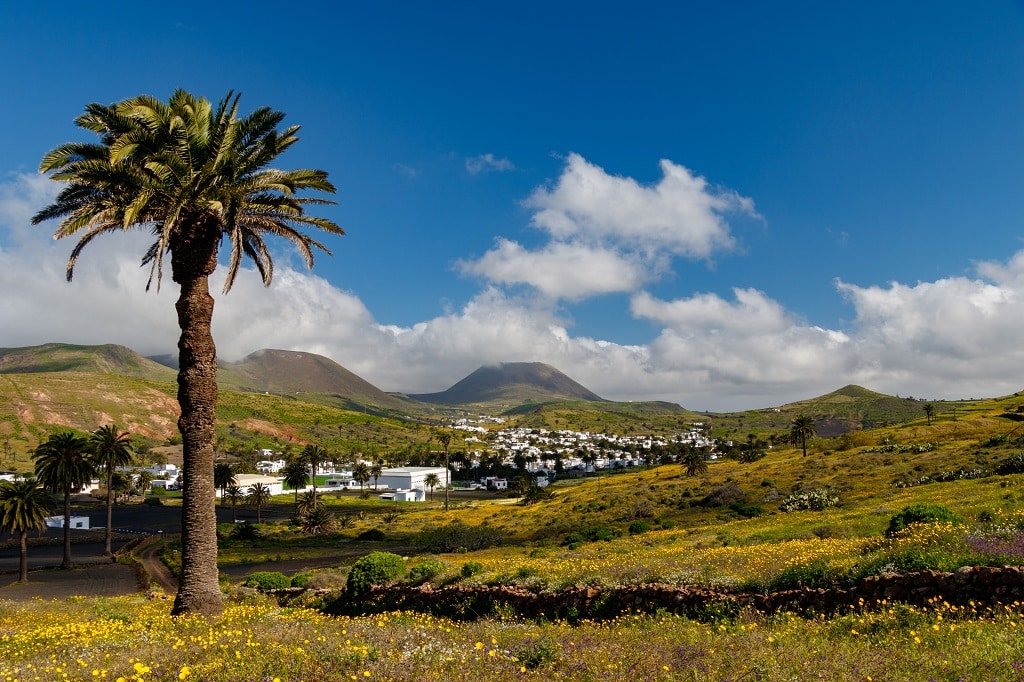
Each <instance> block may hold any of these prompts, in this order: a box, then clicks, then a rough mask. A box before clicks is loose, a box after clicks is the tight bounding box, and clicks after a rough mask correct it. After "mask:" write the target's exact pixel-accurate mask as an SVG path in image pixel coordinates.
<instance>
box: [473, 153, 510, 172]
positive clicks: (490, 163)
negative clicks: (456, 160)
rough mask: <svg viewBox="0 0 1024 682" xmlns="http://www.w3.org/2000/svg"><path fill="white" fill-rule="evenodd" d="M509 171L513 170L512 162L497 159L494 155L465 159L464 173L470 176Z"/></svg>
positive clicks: (481, 155)
mask: <svg viewBox="0 0 1024 682" xmlns="http://www.w3.org/2000/svg"><path fill="white" fill-rule="evenodd" d="M510 170H515V166H514V165H512V162H511V161H509V160H508V159H502V158H498V157H496V156H495V155H494V154H480V155H479V156H474V157H472V158H469V159H466V172H468V173H469V174H470V175H479V174H480V173H489V172H490V171H510Z"/></svg>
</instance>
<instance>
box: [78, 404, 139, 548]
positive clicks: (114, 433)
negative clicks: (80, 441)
mask: <svg viewBox="0 0 1024 682" xmlns="http://www.w3.org/2000/svg"><path fill="white" fill-rule="evenodd" d="M89 451H90V455H91V458H92V463H93V465H94V466H95V467H96V468H98V469H102V470H103V473H104V474H105V475H106V479H107V526H106V528H104V529H103V553H104V554H105V555H106V556H111V555H112V554H113V552H112V551H111V547H110V540H111V535H112V531H113V528H112V526H113V523H114V501H115V499H114V471H115V470H116V469H117V468H118V467H125V466H128V465H129V464H131V463H132V460H134V458H135V454H134V452H133V451H132V443H131V434H129V433H128V432H127V431H118V430H117V426H115V425H114V424H107V425H106V426H101V427H99V428H98V429H96V430H95V431H93V432H92V435H90V436H89Z"/></svg>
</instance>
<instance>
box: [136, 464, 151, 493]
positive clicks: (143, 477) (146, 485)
mask: <svg viewBox="0 0 1024 682" xmlns="http://www.w3.org/2000/svg"><path fill="white" fill-rule="evenodd" d="M152 484H153V474H152V473H151V472H149V471H146V470H145V469H143V470H142V471H140V472H139V490H141V491H142V494H143V495H145V494H146V491H147V490H149V489H150V488H151V487H152Z"/></svg>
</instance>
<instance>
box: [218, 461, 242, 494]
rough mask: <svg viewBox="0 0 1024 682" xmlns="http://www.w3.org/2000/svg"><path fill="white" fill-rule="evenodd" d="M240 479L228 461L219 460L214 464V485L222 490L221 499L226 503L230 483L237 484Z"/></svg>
mask: <svg viewBox="0 0 1024 682" xmlns="http://www.w3.org/2000/svg"><path fill="white" fill-rule="evenodd" d="M237 483H238V479H237V478H236V477H235V470H234V469H233V468H232V467H231V465H230V464H228V463H227V462H218V463H217V464H214V465H213V487H215V488H217V489H219V490H220V501H221V504H224V495H225V494H226V493H227V490H228V486H229V485H236V484H237Z"/></svg>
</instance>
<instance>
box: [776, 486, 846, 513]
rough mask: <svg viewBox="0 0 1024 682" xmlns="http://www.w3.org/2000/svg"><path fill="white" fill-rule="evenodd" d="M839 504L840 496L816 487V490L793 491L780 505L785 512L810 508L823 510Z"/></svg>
mask: <svg viewBox="0 0 1024 682" xmlns="http://www.w3.org/2000/svg"><path fill="white" fill-rule="evenodd" d="M837 504H839V497H838V496H836V495H833V494H832V493H830V492H829V491H827V490H825V489H824V488H815V489H814V490H805V491H803V492H799V493H793V494H792V495H790V496H789V497H787V498H786V499H785V500H783V501H782V504H781V505H780V506H779V509H781V510H782V511H784V512H792V511H802V510H805V509H809V510H811V511H821V510H822V509H826V508H828V507H834V506H836V505H837Z"/></svg>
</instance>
